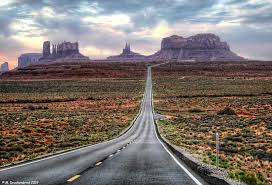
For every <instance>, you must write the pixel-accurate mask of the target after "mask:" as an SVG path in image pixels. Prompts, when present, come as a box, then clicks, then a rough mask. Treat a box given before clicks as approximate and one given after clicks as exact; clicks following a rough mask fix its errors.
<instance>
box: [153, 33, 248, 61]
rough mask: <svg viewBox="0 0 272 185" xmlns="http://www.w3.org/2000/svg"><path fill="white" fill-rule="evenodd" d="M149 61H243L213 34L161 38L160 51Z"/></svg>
mask: <svg viewBox="0 0 272 185" xmlns="http://www.w3.org/2000/svg"><path fill="white" fill-rule="evenodd" d="M148 58H149V59H153V60H156V59H164V60H168V59H177V60H197V61H213V60H228V61H230V60H232V61H234V60H237V61H238V60H244V58H242V57H240V56H238V55H236V54H235V53H233V52H232V51H231V50H230V47H229V45H228V44H227V43H226V42H222V41H221V40H220V38H219V37H218V36H216V35H214V34H211V33H207V34H197V35H194V36H191V37H188V38H184V37H182V36H178V35H172V36H170V37H166V38H163V40H162V42H161V50H160V51H158V52H156V53H155V54H153V55H151V56H149V57H148Z"/></svg>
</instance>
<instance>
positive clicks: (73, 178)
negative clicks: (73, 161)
mask: <svg viewBox="0 0 272 185" xmlns="http://www.w3.org/2000/svg"><path fill="white" fill-rule="evenodd" d="M79 177H80V175H75V176H73V177H71V178H70V179H68V180H67V182H73V181H74V180H76V179H77V178H79Z"/></svg>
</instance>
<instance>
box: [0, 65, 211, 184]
mask: <svg viewBox="0 0 272 185" xmlns="http://www.w3.org/2000/svg"><path fill="white" fill-rule="evenodd" d="M3 181H13V182H16V181H18V182H29V181H39V184H53V185H56V184H81V185H85V184H90V185H96V184H97V185H98V184H99V185H100V184H116V185H126V184H128V185H138V184H139V185H144V184H154V185H160V184H163V185H171V184H184V185H193V184H198V185H200V184H206V183H205V182H204V181H203V180H202V179H201V178H199V177H198V176H197V175H196V174H194V173H193V172H191V170H189V169H187V168H186V166H185V165H184V164H183V163H182V162H181V161H179V159H177V158H176V157H175V156H174V155H173V154H172V153H171V152H170V151H169V150H168V149H167V147H166V146H164V144H163V143H162V142H161V141H160V140H159V139H158V137H157V133H156V130H155V124H154V119H153V107H152V80H151V68H150V67H149V68H148V75H147V80H146V87H145V93H144V97H143V101H142V105H141V110H140V112H139V114H138V116H137V118H136V119H135V123H134V124H133V126H132V127H131V128H130V129H129V130H128V131H127V132H126V133H125V134H123V135H122V136H121V137H119V138H117V139H114V140H111V141H107V142H104V143H100V144H96V145H91V146H88V147H85V148H81V149H78V150H74V151H71V152H68V153H63V154H59V155H55V156H51V157H47V158H43V159H40V160H35V161H32V162H29V163H25V164H21V165H17V166H13V167H10V168H5V169H1V170H0V183H2V184H4V183H3ZM34 183H35V182H34Z"/></svg>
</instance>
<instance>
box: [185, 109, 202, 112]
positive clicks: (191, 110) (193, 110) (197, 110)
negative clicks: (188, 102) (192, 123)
mask: <svg viewBox="0 0 272 185" xmlns="http://www.w3.org/2000/svg"><path fill="white" fill-rule="evenodd" d="M188 112H191V113H198V112H203V110H201V109H190V110H188Z"/></svg>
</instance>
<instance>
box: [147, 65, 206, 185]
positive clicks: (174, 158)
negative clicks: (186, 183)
mask: <svg viewBox="0 0 272 185" xmlns="http://www.w3.org/2000/svg"><path fill="white" fill-rule="evenodd" d="M152 67H153V66H152ZM152 67H151V68H152ZM150 71H151V69H150ZM151 88H152V81H151ZM151 98H152V108H153V111H152V115H151V116H152V122H153V127H154V131H155V135H156V138H157V139H158V141H159V142H160V143H161V145H162V146H163V148H164V149H165V150H166V152H167V153H168V154H169V155H170V156H171V157H172V159H173V160H174V161H175V162H176V163H177V165H179V167H180V168H181V169H183V171H184V172H185V173H186V174H187V175H188V176H189V177H191V179H192V180H193V181H194V182H195V183H196V184H197V185H202V183H201V182H199V180H198V179H197V178H196V177H195V176H194V175H193V174H192V173H191V172H189V170H187V169H186V168H185V167H184V166H183V165H182V164H181V163H180V162H179V161H178V160H177V158H176V157H175V156H174V155H173V154H172V153H171V152H170V151H169V150H168V148H166V146H165V145H164V144H163V143H162V141H161V140H160V139H159V137H158V133H157V131H156V125H155V124H156V123H155V121H154V117H153V113H154V112H155V111H154V106H153V93H152V91H151Z"/></svg>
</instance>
